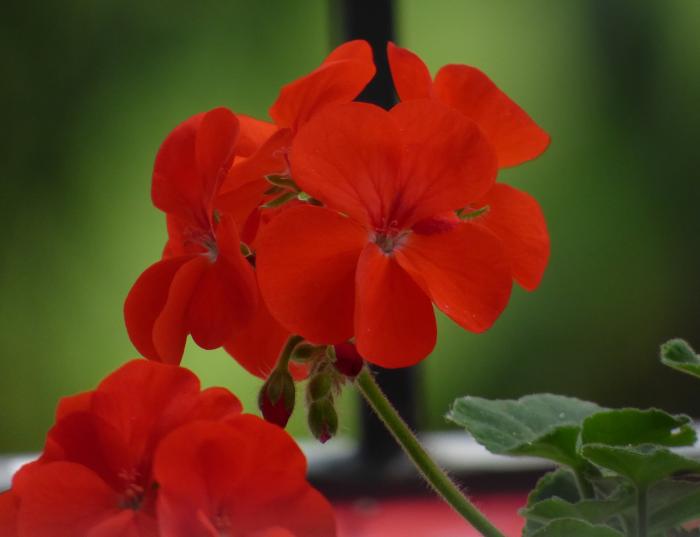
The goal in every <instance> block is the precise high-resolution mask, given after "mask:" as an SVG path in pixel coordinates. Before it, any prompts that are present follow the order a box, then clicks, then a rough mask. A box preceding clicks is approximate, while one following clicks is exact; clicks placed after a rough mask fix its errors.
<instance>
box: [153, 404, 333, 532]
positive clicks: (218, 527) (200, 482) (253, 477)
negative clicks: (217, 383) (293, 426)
mask: <svg viewBox="0 0 700 537" xmlns="http://www.w3.org/2000/svg"><path fill="white" fill-rule="evenodd" d="M154 468H155V470H154V471H155V476H156V480H157V481H158V483H159V484H160V490H159V492H158V519H159V523H160V528H161V532H162V535H167V536H168V537H218V536H220V535H230V536H234V535H235V536H240V537H263V536H264V537H293V536H296V537H333V536H334V535H335V520H334V516H333V510H332V508H331V506H330V504H329V503H328V501H327V500H326V499H325V498H324V497H323V496H322V495H321V494H320V493H319V492H318V491H316V490H315V489H314V488H312V487H311V486H310V485H309V484H308V482H307V481H306V459H305V457H304V455H303V454H302V452H301V450H300V449H299V448H298V447H297V445H296V444H295V443H294V441H293V440H292V439H291V437H290V436H289V435H287V434H286V433H285V432H284V431H283V430H282V429H280V428H279V427H277V426H275V425H271V424H268V423H266V422H265V421H264V420H262V419H260V418H257V417H255V416H250V415H241V416H238V417H235V418H232V419H230V420H227V421H226V423H211V422H209V423H204V422H199V423H193V424H190V425H187V426H185V427H181V428H180V429H178V430H177V431H175V432H173V433H171V434H170V435H169V436H168V437H167V438H166V439H165V440H163V442H162V443H161V445H160V447H159V448H158V451H157V453H156V459H155V466H154Z"/></svg>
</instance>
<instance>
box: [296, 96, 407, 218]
mask: <svg viewBox="0 0 700 537" xmlns="http://www.w3.org/2000/svg"><path fill="white" fill-rule="evenodd" d="M400 139H401V136H400V133H399V130H398V128H397V126H396V125H395V123H394V122H393V121H392V119H391V117H390V116H389V114H388V113H387V112H385V111H384V110H382V109H381V108H379V107H376V106H373V105H369V104H364V103H350V104H346V105H339V106H335V107H333V108H329V109H327V110H325V111H324V112H322V113H320V114H318V115H317V116H316V117H315V118H314V120H313V121H311V122H310V123H309V124H308V125H306V126H305V127H304V128H303V129H302V130H301V131H300V132H299V134H298V135H297V136H296V138H295V140H294V145H293V147H292V151H291V154H290V160H291V165H292V174H293V177H294V180H295V181H296V182H297V184H298V185H299V186H300V187H301V189H302V190H304V192H306V193H308V194H310V195H311V196H313V197H314V198H317V199H319V200H321V201H323V202H324V203H326V204H327V205H328V206H329V207H332V208H334V209H337V210H338V211H341V212H343V213H345V214H348V215H350V216H351V217H352V218H354V219H356V220H358V221H359V222H361V223H363V224H366V225H369V224H371V225H373V226H377V227H380V226H382V225H383V224H384V222H383V221H382V220H383V219H384V218H385V217H388V216H389V215H390V213H391V209H392V207H393V205H394V203H395V201H396V197H397V195H398V193H399V191H400V190H401V184H400V183H399V173H400V167H401V145H400Z"/></svg>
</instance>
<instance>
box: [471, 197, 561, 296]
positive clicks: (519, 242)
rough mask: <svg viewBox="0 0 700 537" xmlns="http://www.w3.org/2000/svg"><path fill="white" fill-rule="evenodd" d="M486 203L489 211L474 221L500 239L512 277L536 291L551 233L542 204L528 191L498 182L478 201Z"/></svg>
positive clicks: (542, 273)
mask: <svg viewBox="0 0 700 537" xmlns="http://www.w3.org/2000/svg"><path fill="white" fill-rule="evenodd" d="M484 205H488V207H489V210H488V211H487V212H486V213H485V214H484V215H483V216H481V217H478V218H477V219H476V220H475V221H474V223H475V224H477V225H482V226H484V227H486V228H487V229H489V230H491V231H492V232H493V233H494V234H495V235H496V236H497V237H498V238H499V239H501V241H502V243H503V248H504V251H505V254H506V256H507V257H508V260H509V261H510V265H511V268H512V271H513V277H514V278H515V280H516V281H517V282H518V283H519V284H520V285H522V286H523V288H525V289H527V290H528V291H533V290H535V289H536V288H537V286H538V285H539V284H540V281H541V280H542V276H543V275H544V270H545V268H546V267H547V262H548V261H549V233H548V232H547V224H546V222H545V220H544V215H543V214H542V209H541V208H540V205H539V203H537V200H535V198H533V197H532V196H530V194H527V193H526V192H523V191H521V190H518V189H516V188H513V187H512V186H508V185H504V184H502V183H497V184H495V185H494V187H493V188H492V189H491V190H490V191H489V193H488V194H486V196H484V197H483V198H482V199H481V200H479V202H478V203H477V204H476V206H477V207H482V206H484Z"/></svg>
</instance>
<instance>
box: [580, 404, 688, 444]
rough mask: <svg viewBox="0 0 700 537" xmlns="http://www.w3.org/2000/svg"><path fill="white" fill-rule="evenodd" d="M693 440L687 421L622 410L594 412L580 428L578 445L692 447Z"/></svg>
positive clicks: (658, 413) (656, 412) (661, 413)
mask: <svg viewBox="0 0 700 537" xmlns="http://www.w3.org/2000/svg"><path fill="white" fill-rule="evenodd" d="M695 440H696V433H695V429H694V428H693V424H692V420H691V418H690V417H688V416H685V415H678V416H672V415H671V414H668V413H666V412H664V411H663V410H658V409H655V408H652V409H650V410H639V409H636V408H623V409H619V410H607V411H604V412H598V413H597V414H594V415H592V416H589V417H587V418H586V419H585V420H584V421H583V426H582V428H581V443H582V444H584V445H585V444H606V445H610V446H629V445H640V444H659V445H662V446H692V445H693V444H694V443H695Z"/></svg>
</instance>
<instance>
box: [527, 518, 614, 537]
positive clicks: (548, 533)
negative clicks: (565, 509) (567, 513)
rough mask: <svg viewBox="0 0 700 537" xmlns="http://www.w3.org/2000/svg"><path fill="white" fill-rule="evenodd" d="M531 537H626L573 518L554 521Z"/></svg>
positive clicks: (612, 530)
mask: <svg viewBox="0 0 700 537" xmlns="http://www.w3.org/2000/svg"><path fill="white" fill-rule="evenodd" d="M529 537H624V535H623V534H622V533H620V532H619V531H616V530H614V529H612V528H610V527H608V526H596V525H593V524H589V523H588V522H583V521H582V520H576V519H573V518H560V519H557V520H553V521H552V522H550V523H549V524H547V525H546V526H544V527H542V528H540V529H539V530H537V531H536V532H534V533H532V534H530V535H529Z"/></svg>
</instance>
